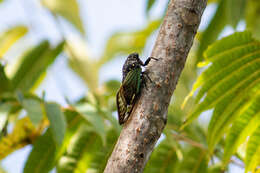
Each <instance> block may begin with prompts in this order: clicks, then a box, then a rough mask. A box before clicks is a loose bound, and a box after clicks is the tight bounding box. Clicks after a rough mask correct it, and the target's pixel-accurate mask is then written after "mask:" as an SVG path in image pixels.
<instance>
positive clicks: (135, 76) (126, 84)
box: [122, 68, 142, 105]
mask: <svg viewBox="0 0 260 173" xmlns="http://www.w3.org/2000/svg"><path fill="white" fill-rule="evenodd" d="M141 70H142V69H141V68H140V69H139V68H138V69H134V70H132V71H130V72H128V74H127V76H126V78H125V80H124V81H123V84H122V87H123V91H124V92H123V94H124V97H125V100H126V103H127V104H128V105H130V104H132V103H133V100H134V98H135V96H136V95H137V94H138V93H139V90H140V82H141V79H140V76H141Z"/></svg>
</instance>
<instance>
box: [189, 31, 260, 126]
mask: <svg viewBox="0 0 260 173" xmlns="http://www.w3.org/2000/svg"><path fill="white" fill-rule="evenodd" d="M259 46H260V43H259V42H257V41H255V40H253V39H252V38H251V35H250V33H248V32H244V33H235V34H233V35H231V36H229V37H226V38H224V39H222V40H220V41H217V42H216V43H214V44H213V45H212V46H211V47H209V49H208V50H207V51H206V53H205V55H206V57H207V59H208V61H209V62H211V63H212V65H211V66H209V68H208V69H207V70H205V71H204V72H203V73H202V74H201V76H200V77H199V79H198V80H197V82H196V83H195V84H194V87H193V91H192V93H194V91H195V90H196V89H197V88H198V87H200V86H202V87H201V88H200V90H199V93H198V94H197V97H196V100H197V101H199V100H200V99H201V98H202V97H203V96H204V95H205V94H206V96H205V98H203V100H202V101H201V102H200V103H199V104H198V105H197V107H196V108H195V110H194V111H193V113H192V114H191V115H190V116H189V118H188V122H187V123H189V122H191V121H192V120H193V119H194V118H196V117H197V116H198V115H199V114H200V113H201V112H202V111H205V110H207V109H211V108H214V107H215V106H216V105H217V104H221V102H222V101H223V100H224V99H226V98H227V97H229V95H230V94H232V95H236V94H239V93H240V92H242V93H244V94H246V93H245V92H243V91H244V90H245V88H246V87H247V86H248V85H250V84H251V83H254V82H255V81H257V79H259V75H260V72H259V71H258V69H259V67H260V61H259V58H260V57H259V55H258V53H259V52H258V51H259ZM230 62H231V63H230ZM256 84H257V83H255V85H256ZM229 99H232V97H229Z"/></svg>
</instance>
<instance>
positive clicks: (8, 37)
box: [0, 26, 28, 59]
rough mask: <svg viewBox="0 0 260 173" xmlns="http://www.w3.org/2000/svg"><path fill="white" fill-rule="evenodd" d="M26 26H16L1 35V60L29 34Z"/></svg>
mask: <svg viewBox="0 0 260 173" xmlns="http://www.w3.org/2000/svg"><path fill="white" fill-rule="evenodd" d="M27 31H28V29H27V27H25V26H16V27H14V28H11V29H9V30H8V31H6V32H5V33H3V34H2V35H0V59H1V58H2V56H3V55H4V54H5V53H6V52H7V51H8V49H9V48H10V47H11V46H12V45H13V44H14V43H15V42H16V41H17V40H19V39H20V38H21V37H23V36H24V35H25V34H26V33H27Z"/></svg>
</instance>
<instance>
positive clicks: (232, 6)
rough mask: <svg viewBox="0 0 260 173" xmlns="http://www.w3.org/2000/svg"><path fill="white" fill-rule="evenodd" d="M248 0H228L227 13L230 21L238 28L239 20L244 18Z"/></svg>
mask: <svg viewBox="0 0 260 173" xmlns="http://www.w3.org/2000/svg"><path fill="white" fill-rule="evenodd" d="M246 2H247V1H246V0H227V1H226V3H227V4H226V14H227V20H228V23H230V24H231V25H232V26H233V28H236V26H237V24H238V22H239V21H240V20H241V19H243V18H244V14H245V8H246Z"/></svg>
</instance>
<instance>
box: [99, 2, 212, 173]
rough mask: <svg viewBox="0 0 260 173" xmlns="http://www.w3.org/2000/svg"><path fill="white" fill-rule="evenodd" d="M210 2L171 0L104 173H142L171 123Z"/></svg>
mask: <svg viewBox="0 0 260 173" xmlns="http://www.w3.org/2000/svg"><path fill="white" fill-rule="evenodd" d="M206 4H207V0H171V1H170V2H169V5H168V9H167V13H166V16H165V17H164V20H163V23H162V25H161V28H160V31H159V34H158V37H157V40H156V42H155V46H154V48H153V51H152V55H151V56H152V57H155V58H158V59H159V60H158V61H154V60H152V61H151V62H150V63H149V65H148V67H147V68H146V72H147V73H148V75H149V77H150V78H151V80H152V81H153V82H149V80H147V82H146V85H147V86H146V87H144V88H142V91H141V95H140V98H139V99H138V101H137V102H136V104H135V106H134V109H133V111H132V113H131V116H130V117H129V119H128V121H127V122H126V123H125V124H124V127H123V129H122V131H121V134H120V136H119V138H118V141H117V144H116V145H115V147H114V150H113V152H112V154H111V156H110V158H109V160H108V162H107V165H106V168H105V170H104V173H140V172H143V169H144V167H145V164H146V163H147V161H148V160H149V157H150V154H151V152H152V151H153V148H154V146H155V144H156V142H157V140H158V139H159V138H160V136H161V133H162V131H163V129H164V127H165V125H166V122H167V112H168V106H169V103H170V100H171V96H172V94H173V91H174V89H175V88H176V85H177V82H178V79H179V76H180V74H181V72H182V69H183V67H184V65H185V62H186V58H187V55H188V53H189V51H190V48H191V46H192V43H193V39H194V36H195V34H196V32H197V29H198V26H199V24H200V20H201V16H202V13H203V11H204V9H205V7H206Z"/></svg>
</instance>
